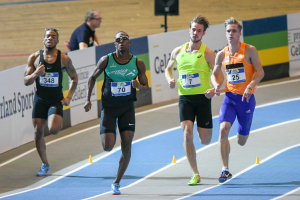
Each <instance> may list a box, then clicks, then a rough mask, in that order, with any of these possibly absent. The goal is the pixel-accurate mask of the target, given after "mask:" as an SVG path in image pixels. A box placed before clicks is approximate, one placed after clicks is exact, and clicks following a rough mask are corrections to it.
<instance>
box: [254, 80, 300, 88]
mask: <svg viewBox="0 0 300 200" xmlns="http://www.w3.org/2000/svg"><path fill="white" fill-rule="evenodd" d="M298 81H300V79H295V80H290V81H283V82H279V83H272V84H267V85H259V86H257V87H258V88H264V87H269V86H276V85H282V84H286V83H294V82H298Z"/></svg>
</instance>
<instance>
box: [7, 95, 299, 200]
mask: <svg viewBox="0 0 300 200" xmlns="http://www.w3.org/2000/svg"><path fill="white" fill-rule="evenodd" d="M299 103H300V100H295V101H291V102H286V103H280V104H276V105H270V106H266V107H262V108H257V109H256V110H255V112H254V119H253V123H252V130H255V129H259V128H263V127H266V126H270V125H273V124H277V123H281V122H285V121H290V120H294V119H299V118H300V107H299ZM213 123H214V127H215V128H214V129H213V137H212V141H211V143H214V142H217V140H218V132H219V128H218V119H217V118H216V119H214V120H213ZM236 130H237V127H236V123H234V125H233V127H232V129H231V132H230V134H229V136H230V137H231V136H234V135H236ZM136 134H138V133H136ZM182 137H183V136H182V131H181V129H177V130H173V131H169V132H166V133H164V134H161V135H157V136H155V137H152V138H148V139H146V140H142V141H140V142H137V143H134V144H133V146H132V158H131V162H130V164H129V167H128V169H127V171H126V172H125V175H124V177H123V179H122V181H121V187H125V186H127V185H129V184H132V183H133V182H135V181H137V180H139V179H141V178H143V177H145V176H147V175H149V174H151V173H153V172H155V171H157V170H159V169H161V168H162V167H165V166H166V165H168V164H170V163H171V161H172V157H173V155H175V156H176V158H177V159H180V158H182V157H184V156H185V154H184V151H183V148H182V140H183V138H182ZM194 145H195V148H196V149H200V148H202V147H203V145H202V144H200V142H199V138H198V137H194ZM120 155H121V152H120V150H119V151H117V152H115V153H113V154H111V155H109V156H107V157H105V158H103V159H101V160H99V161H97V162H95V163H93V164H91V165H88V166H87V167H85V168H83V169H81V170H78V171H77V172H74V173H72V174H70V175H68V176H67V177H64V178H62V179H60V180H58V181H56V182H54V183H52V184H49V185H47V186H45V187H43V188H40V189H36V190H32V191H28V192H25V193H21V194H17V195H14V196H10V197H7V198H5V199H14V200H15V199H36V198H41V197H42V198H43V199H51V200H52V199H83V198H88V197H92V196H95V195H99V194H101V193H105V192H108V191H110V185H111V183H112V182H113V180H114V179H115V176H116V172H117V168H118V161H119V158H120ZM262 166H264V165H262ZM298 167H299V166H298ZM260 168H261V167H259V168H258V169H260ZM275 173H276V172H275ZM241 179H242V178H241ZM238 180H239V179H238ZM232 181H233V180H232ZM270 181H272V180H270ZM273 181H274V182H273V183H274V184H275V183H277V182H278V180H273ZM268 182H269V181H267V182H264V183H268ZM270 183H271V182H270ZM262 187H263V186H262ZM257 188H259V187H257ZM274 188H276V187H274ZM268 193H269V192H268ZM201 194H202V193H201ZM236 194H239V192H237V193H236ZM217 196H218V195H217V193H216V196H214V197H217ZM223 198H224V196H223Z"/></svg>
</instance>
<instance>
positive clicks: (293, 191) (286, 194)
mask: <svg viewBox="0 0 300 200" xmlns="http://www.w3.org/2000/svg"><path fill="white" fill-rule="evenodd" d="M298 190H300V187H299V188H296V189H294V190H292V191H290V192H288V193H285V194H283V195H281V196H279V197H275V198H274V199H271V200H277V199H281V198H283V197H286V196H288V195H290V194H293V193H295V192H297V191H298Z"/></svg>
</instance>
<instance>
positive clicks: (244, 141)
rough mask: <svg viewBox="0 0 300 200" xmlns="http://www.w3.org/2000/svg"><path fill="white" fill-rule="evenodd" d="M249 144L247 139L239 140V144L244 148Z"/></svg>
mask: <svg viewBox="0 0 300 200" xmlns="http://www.w3.org/2000/svg"><path fill="white" fill-rule="evenodd" d="M246 142H247V139H241V138H238V139H237V143H238V144H239V145H241V146H244V145H245V144H246Z"/></svg>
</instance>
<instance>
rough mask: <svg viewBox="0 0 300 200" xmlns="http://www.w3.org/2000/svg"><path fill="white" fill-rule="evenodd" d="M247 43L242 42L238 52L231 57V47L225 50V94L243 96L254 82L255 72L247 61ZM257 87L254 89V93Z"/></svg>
mask: <svg viewBox="0 0 300 200" xmlns="http://www.w3.org/2000/svg"><path fill="white" fill-rule="evenodd" d="M245 47H246V43H243V42H241V46H240V49H239V50H238V52H237V53H236V54H235V55H234V56H231V55H230V52H229V47H228V46H227V47H225V48H224V58H223V67H224V68H225V71H226V78H227V80H226V86H225V92H233V93H235V94H240V95H243V94H244V91H245V89H246V87H247V85H248V84H249V83H250V82H251V81H252V79H253V77H254V75H255V73H256V72H255V70H254V67H253V65H252V64H250V63H248V62H247V61H246V59H245ZM255 90H256V87H255V88H253V89H252V93H254V92H255Z"/></svg>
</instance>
